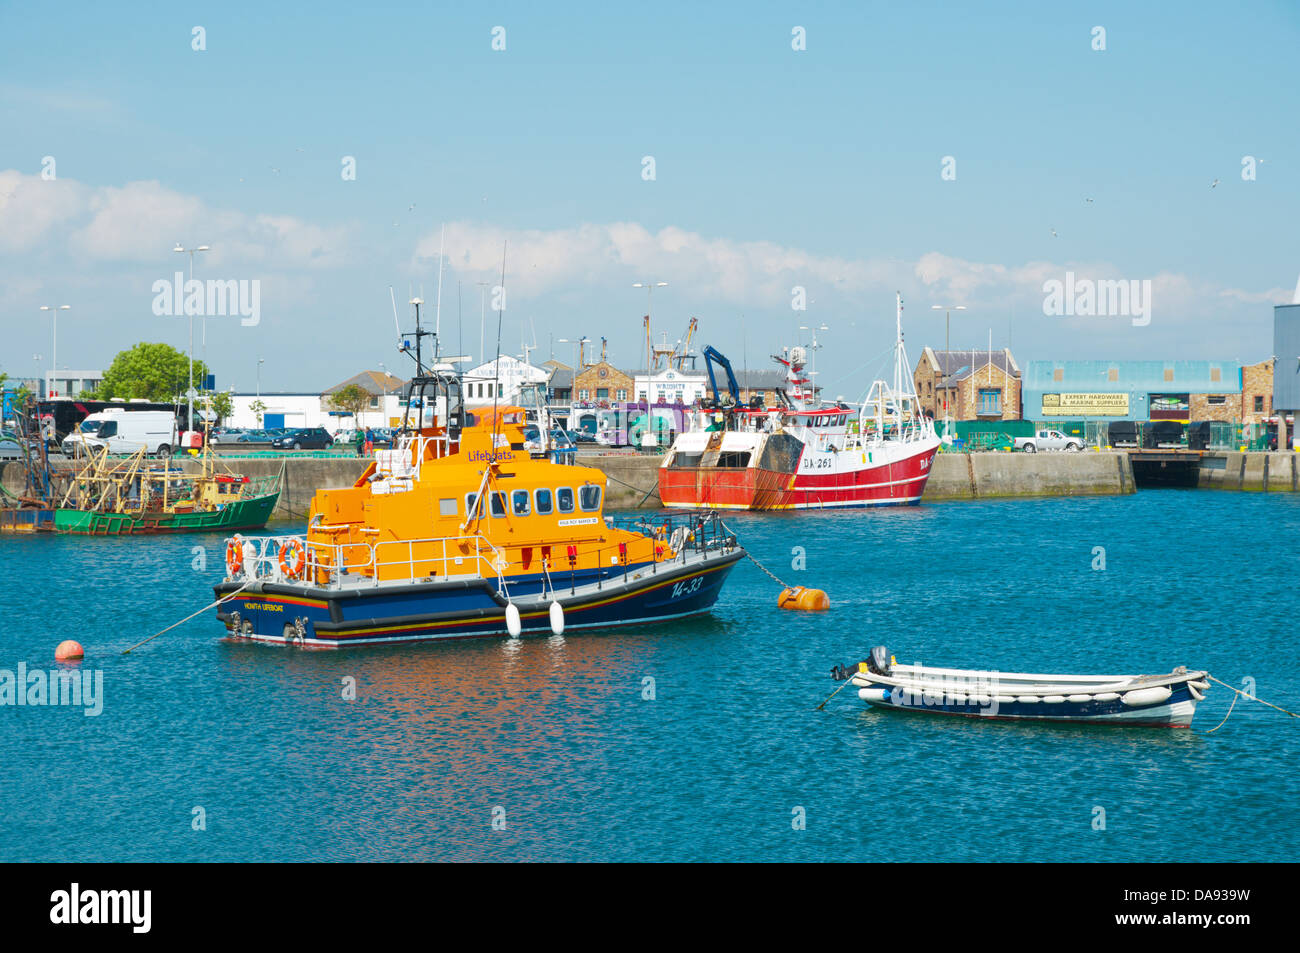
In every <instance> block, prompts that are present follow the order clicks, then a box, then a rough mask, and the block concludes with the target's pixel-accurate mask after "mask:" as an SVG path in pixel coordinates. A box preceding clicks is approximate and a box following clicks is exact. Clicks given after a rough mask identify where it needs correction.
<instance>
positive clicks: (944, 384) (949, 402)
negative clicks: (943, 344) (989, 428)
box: [912, 347, 1022, 420]
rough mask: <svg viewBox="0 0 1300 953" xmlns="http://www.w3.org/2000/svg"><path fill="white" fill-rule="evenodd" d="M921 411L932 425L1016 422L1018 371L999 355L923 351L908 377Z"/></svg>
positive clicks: (1018, 411)
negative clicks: (942, 422)
mask: <svg viewBox="0 0 1300 953" xmlns="http://www.w3.org/2000/svg"><path fill="white" fill-rule="evenodd" d="M912 383H913V385H914V386H915V387H916V394H917V398H918V399H919V401H920V404H921V409H922V410H923V411H924V412H925V413H927V414H929V415H930V416H932V417H934V418H935V419H936V420H942V419H944V418H946V417H947V418H951V419H953V420H1020V419H1021V410H1022V405H1021V379H1020V367H1019V366H1018V365H1017V364H1016V359H1015V358H1014V357H1012V355H1011V351H1010V349H1008V348H1003V349H1002V350H1000V351H989V350H984V351H978V350H972V351H936V350H935V349H934V348H929V347H927V348H926V349H925V350H924V351H922V352H921V358H920V360H918V361H917V362H916V371H915V372H914V373H913V374H912Z"/></svg>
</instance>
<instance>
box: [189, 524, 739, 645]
mask: <svg viewBox="0 0 1300 953" xmlns="http://www.w3.org/2000/svg"><path fill="white" fill-rule="evenodd" d="M744 555H745V553H744V550H742V549H740V548H738V547H737V548H735V549H733V550H732V551H730V552H728V553H726V554H711V555H710V556H708V557H707V558H706V559H703V560H698V559H690V560H688V561H687V562H686V563H685V564H660V565H652V564H649V563H646V564H642V565H638V566H632V567H628V570H627V572H626V573H625V572H624V570H623V569H620V568H609V569H603V570H599V571H592V572H580V573H577V574H575V575H576V577H575V578H569V577H570V574H569V573H565V572H562V571H561V572H557V573H555V574H554V577H553V578H552V579H550V580H549V581H548V580H547V579H546V578H545V577H543V576H541V575H536V576H517V577H512V578H511V580H510V589H509V591H510V594H511V596H510V600H507V599H506V598H505V597H504V596H503V595H502V594H501V592H500V591H499V590H498V589H497V586H496V584H495V583H494V582H492V581H489V580H486V579H477V580H465V581H447V582H438V583H428V582H416V583H409V582H396V583H386V584H385V583H381V584H379V585H377V586H370V585H365V586H361V587H358V588H356V589H343V590H338V589H325V588H313V587H310V586H302V585H293V584H283V583H275V582H255V583H253V584H251V585H249V586H247V588H244V589H242V590H241V591H238V592H237V593H236V590H238V589H239V586H238V583H233V582H224V583H222V584H221V585H218V586H216V587H215V589H214V591H215V593H216V595H217V598H218V599H221V598H223V597H230V596H232V595H233V596H234V597H233V598H229V599H228V601H227V602H225V603H223V605H222V606H221V608H220V609H219V610H218V612H217V618H218V619H219V620H220V621H221V622H223V623H224V624H225V626H226V630H227V632H228V633H229V635H231V636H233V637H236V638H241V639H248V640H252V641H259V642H280V643H291V644H299V645H304V646H308V647H317V648H339V647H344V646H351V645H371V644H380V643H387V642H433V641H443V640H450V639H468V638H482V637H501V636H504V635H507V634H508V633H507V622H506V607H507V605H509V604H511V603H513V605H514V606H515V607H516V608H517V609H518V610H519V620H520V627H521V629H522V632H523V634H525V635H528V634H530V633H532V634H541V633H545V634H550V633H551V631H552V629H551V609H550V607H551V602H552V601H556V602H559V603H560V606H561V608H562V609H563V612H564V616H563V618H564V629H565V631H566V632H567V631H569V630H571V629H583V628H608V627H614V626H624V625H631V624H636V623H648V622H663V621H668V620H671V619H677V618H683V617H686V616H692V615H696V614H699V613H703V612H708V611H709V610H710V609H711V608H712V607H713V605H714V603H715V602H717V600H718V596H719V594H720V593H721V590H722V584H723V582H724V581H725V580H726V578H727V576H728V574H729V573H730V572H731V570H732V569H733V568H734V567H735V564H736V563H737V562H738V561H739V560H740V559H742V558H743V557H744ZM566 584H567V585H566ZM551 586H553V587H554V588H553V589H551V588H550V587H551Z"/></svg>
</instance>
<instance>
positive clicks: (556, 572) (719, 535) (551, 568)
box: [227, 512, 736, 593]
mask: <svg viewBox="0 0 1300 953" xmlns="http://www.w3.org/2000/svg"><path fill="white" fill-rule="evenodd" d="M606 525H607V526H609V527H611V528H615V529H623V530H628V531H631V532H635V533H638V534H640V535H641V536H642V539H641V540H637V541H635V542H633V543H631V544H629V543H627V542H622V543H612V544H608V545H597V546H591V545H589V544H588V545H582V546H577V545H575V546H573V547H572V548H571V549H570V548H568V547H565V552H564V553H563V554H562V555H559V556H549V557H547V556H541V555H540V554H539V558H537V559H532V558H531V551H533V550H536V549H538V548H539V547H534V546H529V547H524V546H517V547H515V548H516V549H519V550H521V551H522V550H525V549H526V550H529V551H530V552H529V555H528V556H525V555H523V554H522V552H521V553H520V554H518V558H517V559H516V561H515V562H514V563H512V562H511V560H510V553H509V551H508V550H507V549H506V548H504V547H501V546H498V545H496V544H494V543H492V542H491V541H490V540H489V539H487V538H486V537H484V536H481V535H473V536H448V537H428V538H421V539H406V540H375V541H372V542H356V541H350V542H339V543H330V542H324V541H321V540H309V539H306V538H305V537H303V536H299V535H290V536H240V537H235V538H236V539H239V540H241V546H242V548H241V551H240V554H241V556H242V559H241V565H240V567H239V570H238V571H237V572H233V573H230V574H229V575H228V577H227V578H228V579H229V580H232V581H246V580H247V581H252V580H257V581H267V582H300V581H301V582H307V583H310V584H314V585H316V586H318V587H320V588H326V589H342V588H352V587H355V586H359V585H371V586H378V585H380V584H381V583H384V582H393V581H399V580H407V581H414V580H429V579H451V578H466V577H469V578H482V579H492V578H495V579H496V582H497V588H498V590H499V591H501V592H503V593H506V592H507V591H508V583H509V580H508V577H507V570H508V569H509V568H510V567H511V565H517V566H523V567H528V566H530V565H533V564H536V566H537V570H538V571H539V572H540V574H541V575H542V576H543V577H544V578H545V579H546V588H547V589H549V590H551V591H555V589H556V588H557V585H556V577H561V579H562V577H563V576H564V575H566V574H567V575H569V577H570V578H569V580H567V581H568V582H569V583H570V585H569V586H568V587H567V588H569V589H571V590H575V589H576V587H577V585H578V582H577V578H578V572H579V571H578V570H577V569H576V564H577V562H578V561H579V559H580V558H582V559H583V560H584V561H585V560H586V559H591V558H594V561H595V565H594V567H591V566H586V567H585V568H584V569H583V570H582V571H583V572H584V573H587V572H589V571H590V570H591V569H592V568H594V569H595V570H596V571H595V574H594V579H590V580H588V581H590V582H594V583H595V585H596V588H597V590H600V589H602V588H603V587H604V585H605V583H606V582H607V581H610V579H609V577H613V578H617V577H618V576H620V575H621V576H622V577H623V580H624V581H626V580H627V579H628V576H629V574H630V572H632V570H633V569H635V567H637V566H648V569H649V571H650V573H651V574H656V573H658V571H659V569H660V568H661V567H666V566H667V565H669V564H680V565H685V564H686V563H687V562H688V561H689V560H690V558H691V557H692V556H693V555H695V556H700V557H705V556H707V555H708V554H710V553H728V552H730V551H732V550H733V549H735V547H736V537H735V536H734V534H732V533H731V531H730V530H729V529H728V528H727V527H726V526H725V524H723V522H722V521H721V519H719V518H718V515H717V514H716V513H712V512H708V513H698V512H696V513H692V512H678V513H672V514H667V515H658V516H655V517H653V518H650V517H607V518H606ZM333 528H335V527H331V526H328V525H324V524H322V525H319V526H318V527H317V529H322V530H327V531H328V530H330V529H333ZM294 544H296V545H298V546H301V547H302V553H303V567H302V571H301V572H292V571H291V572H286V564H288V566H289V569H290V570H292V569H294V568H295V567H294V566H293V564H292V562H291V561H290V559H289V558H288V557H286V556H285V552H286V548H288V547H291V546H293V545H294ZM642 545H644V554H642V553H641V552H640V550H641V549H642ZM471 546H472V549H470V547H471ZM430 548H432V549H434V550H435V551H434V552H432V553H430V552H429V551H428V550H429V549H430ZM550 548H551V547H546V549H548V550H549V549H550ZM555 548H556V549H559V548H560V547H559V546H556V547H555ZM565 561H567V562H568V565H567V566H565V565H563V563H564V562H565ZM616 567H617V568H621V569H622V572H621V573H619V572H618V571H617V569H616ZM228 571H229V570H228ZM584 584H586V582H584ZM558 588H565V587H563V586H562V585H561V586H559V587H558Z"/></svg>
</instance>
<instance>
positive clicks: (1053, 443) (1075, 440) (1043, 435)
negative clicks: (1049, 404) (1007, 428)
mask: <svg viewBox="0 0 1300 953" xmlns="http://www.w3.org/2000/svg"><path fill="white" fill-rule="evenodd" d="M1016 449H1017V450H1023V451H1025V453H1037V452H1038V451H1039V450H1082V449H1083V440H1082V439H1081V438H1079V437H1067V436H1066V435H1065V434H1063V433H1061V431H1059V430H1040V431H1038V432H1037V433H1036V434H1034V435H1033V436H1032V437H1017V438H1016Z"/></svg>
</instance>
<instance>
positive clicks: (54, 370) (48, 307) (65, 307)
mask: <svg viewBox="0 0 1300 953" xmlns="http://www.w3.org/2000/svg"><path fill="white" fill-rule="evenodd" d="M41 310H42V311H48V312H50V316H51V317H52V318H53V319H54V328H53V331H54V350H53V352H52V354H51V358H50V360H51V364H52V365H53V366H52V367H51V368H50V379H49V381H47V383H48V384H49V385H50V386H49V387H46V388H45V390H46V391H47V393H46V395H45V396H46V397H53V396H54V395H53V394H51V393H48V391H50V390H51V389H52V388H53V387H54V377H55V375H56V374H58V371H59V312H60V311H71V310H72V305H70V304H61V305H58V306H57V307H55V306H54V305H52V304H43V305H41Z"/></svg>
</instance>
